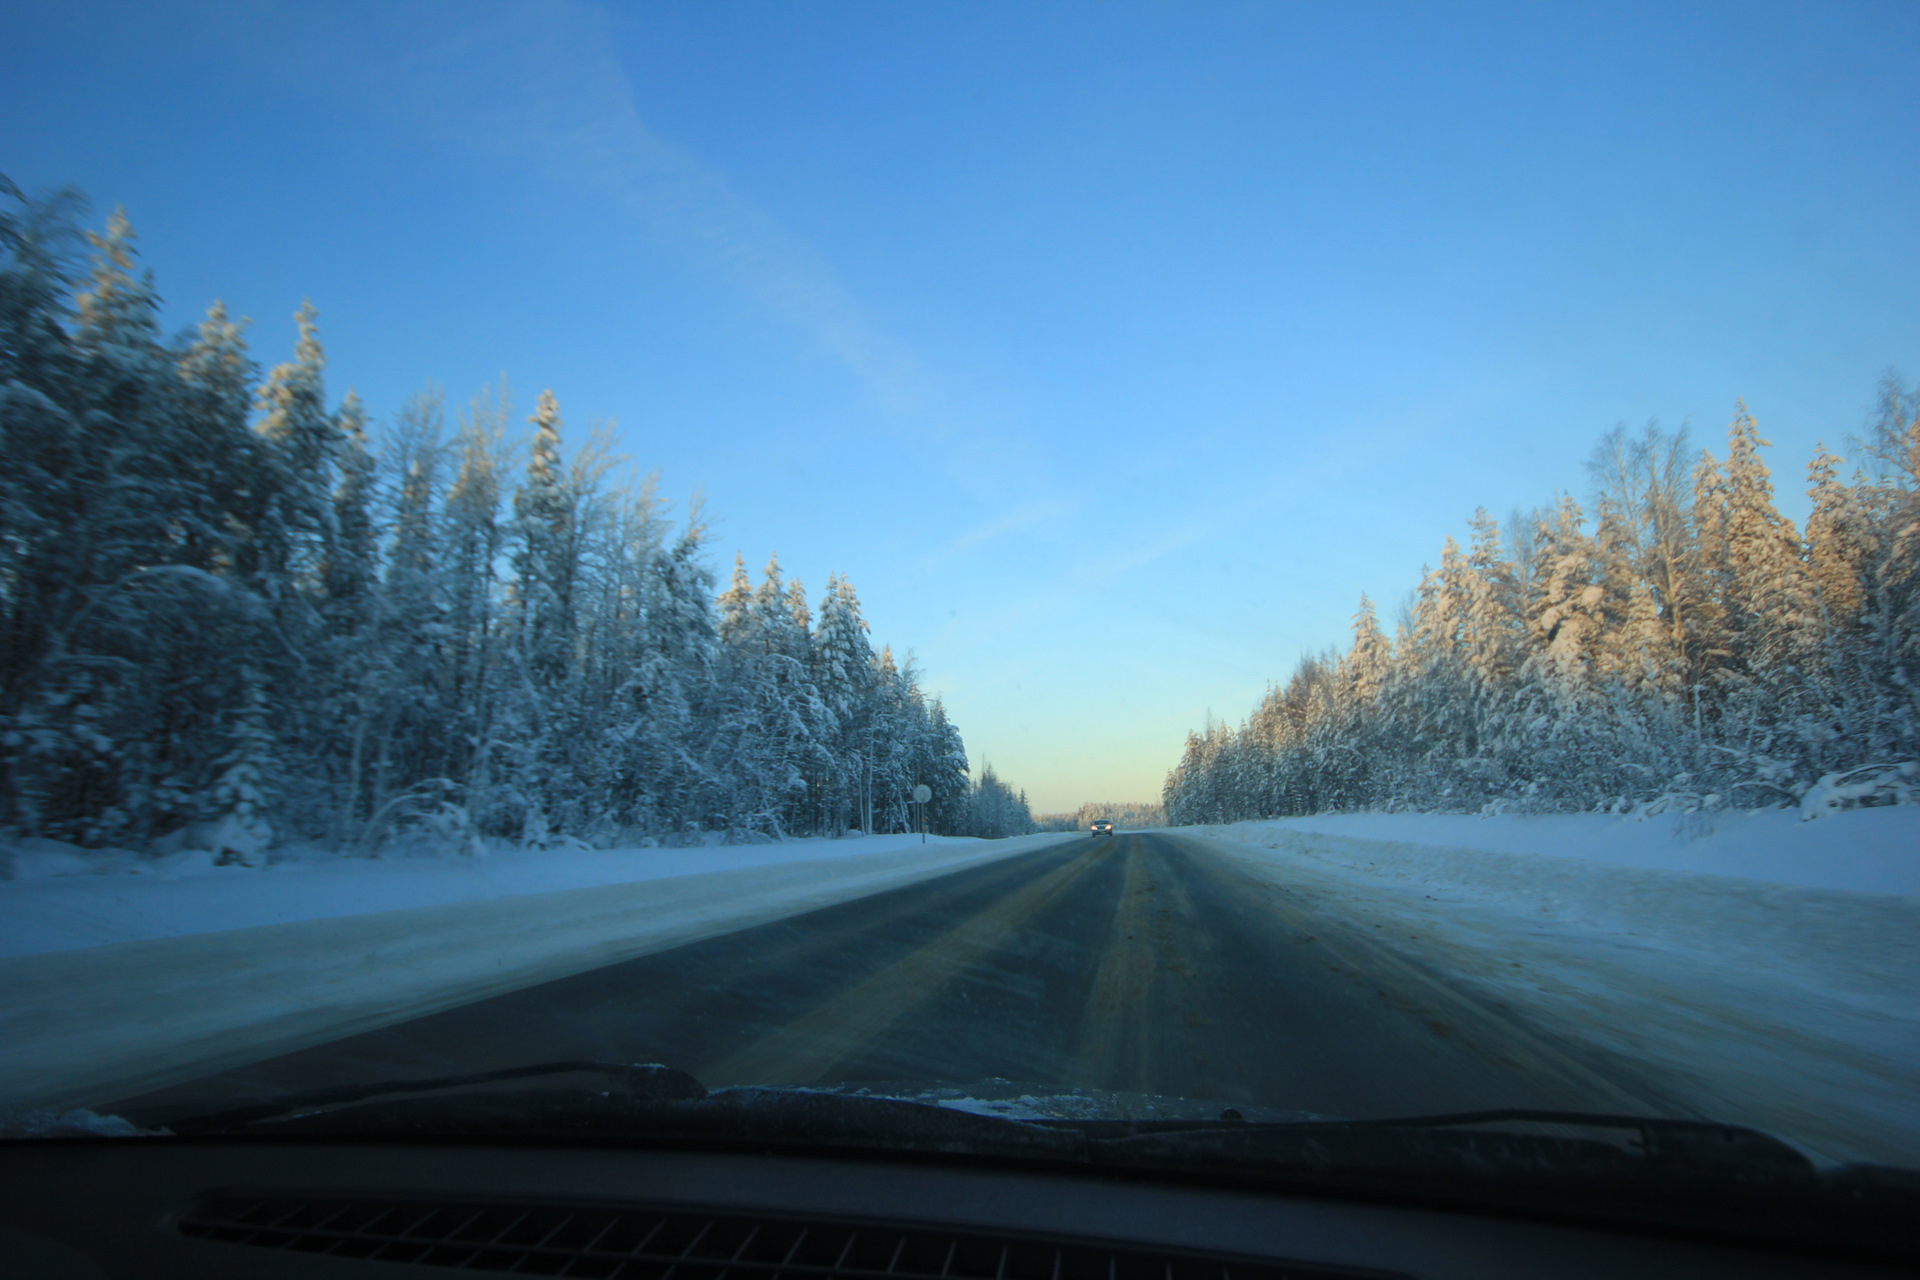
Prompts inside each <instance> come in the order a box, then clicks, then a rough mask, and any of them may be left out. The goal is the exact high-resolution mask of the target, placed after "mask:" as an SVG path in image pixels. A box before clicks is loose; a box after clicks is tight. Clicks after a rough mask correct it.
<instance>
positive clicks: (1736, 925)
mask: <svg viewBox="0 0 1920 1280" xmlns="http://www.w3.org/2000/svg"><path fill="white" fill-rule="evenodd" d="M1797 819H1798V815H1797V814H1794V813H1758V814H1738V813H1734V814H1722V815H1719V816H1717V817H1713V818H1710V819H1701V818H1697V817H1696V818H1664V819H1655V820H1650V821H1647V822H1634V821H1632V820H1630V819H1628V820H1622V819H1617V818H1613V817H1608V816H1602V815H1586V816H1566V817H1553V818H1521V817H1510V816H1499V817H1492V818H1474V817H1463V818H1454V817H1448V816H1436V815H1425V816H1422V815H1411V814H1406V815H1402V814H1381V815H1367V814H1359V815H1346V816H1328V817H1321V818H1306V819H1286V820H1281V821H1275V822H1251V823H1238V824H1234V825H1230V826H1221V827H1190V828H1182V829H1181V830H1182V831H1184V832H1185V833H1187V834H1190V835H1195V836H1202V837H1204V838H1206V839H1207V840H1208V841H1209V842H1210V843H1211V844H1213V845H1214V847H1215V848H1217V849H1219V850H1221V851H1222V852H1224V853H1227V854H1228V855H1229V856H1233V857H1235V858H1237V859H1238V860H1239V861H1240V863H1241V864H1242V865H1243V866H1244V867H1245V868H1246V869H1247V870H1249V871H1250V872H1252V873H1253V874H1255V875H1257V876H1260V877H1262V878H1265V879H1268V880H1270V881H1272V882H1274V883H1276V884H1282V885H1284V886H1286V887H1287V889H1288V890H1289V891H1290V892H1291V893H1293V894H1295V895H1297V896H1299V897H1301V898H1303V899H1305V900H1306V901H1307V903H1308V904H1309V905H1314V906H1317V907H1318V908H1320V909H1324V910H1326V911H1328V912H1329V913H1330V914H1335V915H1338V916H1340V917H1343V918H1345V919H1347V920H1349V921H1351V922H1352V923H1354V924H1356V925H1358V926H1359V927H1361V928H1363V929H1370V930H1372V931H1373V932H1374V934H1375V936H1376V937H1378V938H1380V939H1381V940H1382V941H1384V942H1386V943H1388V944H1389V945H1392V946H1394V947H1396V949H1399V950H1401V951H1402V952H1403V953H1404V954H1406V955H1407V956H1409V957H1410V958H1412V959H1414V960H1416V961H1417V962H1418V963H1419V964H1420V965H1422V966H1423V967H1424V968H1425V969H1426V970H1427V971H1428V972H1430V973H1432V974H1434V975H1435V976H1437V977H1439V978H1440V979H1441V980H1443V981H1447V982H1450V983H1454V984H1457V985H1462V986H1466V987H1469V988H1471V989H1473V990H1474V991H1476V992H1477V993H1479V994H1480V995H1481V996H1482V997H1484V998H1487V999H1490V1000H1492V1001H1493V1002H1494V1003H1496V1004H1498V1005H1501V1006H1504V1007H1506V1008H1508V1009H1509V1010H1511V1011H1512V1012H1513V1014H1514V1015H1515V1016H1517V1017H1519V1018H1521V1019H1523V1020H1524V1021H1526V1022H1527V1023H1528V1024H1530V1025H1531V1026H1532V1027H1534V1028H1535V1029H1537V1030H1539V1031H1542V1032H1544V1033H1546V1034H1550V1035H1553V1036H1556V1037H1558V1038H1559V1039H1561V1040H1562V1041H1563V1042H1566V1043H1569V1044H1571V1045H1574V1046H1576V1047H1579V1048H1581V1049H1582V1051H1583V1052H1585V1053H1587V1054H1589V1055H1590V1056H1591V1057H1593V1058H1594V1059H1595V1060H1597V1061H1599V1062H1601V1063H1602V1064H1604V1065H1606V1066H1608V1067H1610V1068H1612V1069H1613V1070H1615V1071H1616V1072H1620V1073H1624V1075H1625V1076H1626V1078H1629V1079H1635V1080H1638V1081H1641V1082H1643V1083H1644V1085H1645V1087H1646V1088H1647V1089H1648V1090H1651V1091H1652V1092H1653V1093H1655V1094H1657V1095H1660V1096H1662V1097H1663V1098H1664V1099H1665V1101H1666V1102H1667V1103H1668V1104H1669V1105H1671V1106H1674V1107H1675V1108H1677V1109H1679V1110H1682V1111H1690V1112H1692V1113H1695V1114H1699V1115H1704V1116H1710V1117H1713V1118H1716V1119H1721V1120H1725V1121H1730V1122H1735V1123H1745V1124H1751V1125H1753V1126H1755V1127H1758V1128H1761V1129H1764V1130H1767V1131H1768V1132H1771V1133H1775V1134H1778V1135H1781V1136H1783V1137H1787V1138H1789V1139H1792V1140H1794V1141H1796V1142H1798V1143H1800V1144H1801V1145H1803V1146H1804V1147H1805V1148H1806V1149H1808V1150H1809V1152H1810V1153H1812V1154H1814V1155H1816V1156H1822V1157H1826V1158H1829V1159H1835V1160H1844V1159H1877V1160H1886V1161H1891V1162H1895V1163H1900V1164H1907V1165H1912V1164H1920V896H1915V895H1916V892H1920V874H1916V869H1915V864H1916V863H1920V808H1912V807H1908V808H1883V809H1863V810H1853V811H1848V812H1844V813H1838V814H1834V815H1831V816H1829V817H1826V818H1823V819H1820V820H1818V821H1815V822H1807V823H1800V822H1798V821H1797Z"/></svg>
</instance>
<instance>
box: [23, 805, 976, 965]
mask: <svg viewBox="0 0 1920 1280" xmlns="http://www.w3.org/2000/svg"><path fill="white" fill-rule="evenodd" d="M910 847H911V848H913V849H919V848H920V847H921V845H920V837H919V836H916V835H884V836H864V837H860V838H857V839H854V838H849V839H843V840H788V841H785V842H783V843H780V844H755V845H723V846H716V847H713V848H698V849H643V848H627V849H588V848H577V849H545V850H511V851H508V852H497V853H493V854H490V855H488V856H485V857H479V858H473V857H465V856H460V855H449V856H444V857H406V858H393V859H381V860H374V859H368V858H340V857H321V856H318V855H309V856H307V857H304V858H302V857H300V856H299V855H298V854H297V853H296V854H294V855H291V856H289V858H288V860H287V861H277V862H275V863H274V864H272V865H270V866H266V867H261V868H258V869H254V868H248V867H237V866H224V867H223V866H215V865H214V863H213V855H212V854H210V853H204V852H196V853H183V854H176V855H174V856H172V857H169V858H159V859H153V858H143V857H139V856H137V855H134V854H131V853H115V852H112V851H107V852H104V853H103V852H99V851H89V850H82V849H78V848H76V847H74V846H72V845H67V844H61V843H60V842H58V841H55V840H23V841H19V842H17V843H15V844H12V845H10V846H0V866H7V867H10V869H11V871H12V876H13V878H11V879H0V956H20V955H35V954H39V953H42V952H48V951H71V950H76V949H78V948H81V947H95V946H102V945H105V944H108V943H115V942H133V941H136V940H139V939H143V938H179V937H187V936H190V935H193V934H200V933H213V932H217V931H219V930H222V929H249V928H254V927H257V926H259V925H269V924H292V923H294V922H296V921H301V920H330V919H335V918H338V917H342V916H357V915H365V914H367V913H369V912H374V911H404V910H407V909H409V908H413V907H433V906H443V905H446V904H450V903H455V902H487V901H492V900H493V899H496V898H506V897H516V896H520V895H523V894H533V893H554V892H558V891H560V890H563V889H590V888H594V887H597V886H603V885H615V884H631V883H635V882H638V881H644V880H661V879H666V878H668V877H672V876H686V875H699V874H702V873H705V872H712V871H736V870H742V869H745V868H749V867H771V866H784V865H787V864H790V863H797V862H820V861H832V860H839V859H845V858H851V857H861V856H865V855H868V854H876V853H891V852H896V851H897V852H905V851H906V850H908V849H909V848H910ZM987 847H989V842H987V841H983V840H974V839H970V838H965V837H957V836H929V837H928V845H927V848H928V851H929V852H932V851H934V850H936V849H944V850H948V851H950V852H956V853H957V852H960V851H963V850H965V849H969V848H973V849H985V848H987Z"/></svg>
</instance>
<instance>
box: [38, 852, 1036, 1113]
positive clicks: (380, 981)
mask: <svg viewBox="0 0 1920 1280" xmlns="http://www.w3.org/2000/svg"><path fill="white" fill-rule="evenodd" d="M1061 839H1062V837H1061V836H1058V835H1045V836H1027V837H1023V838H1021V839H1015V840H967V839H952V840H941V841H938V842H931V841H930V842H929V843H928V844H927V845H925V846H922V845H921V844H920V842H919V839H918V837H906V836H899V837H891V838H889V837H867V838H865V839H860V840H827V841H804V842H802V841H795V842H789V843H787V844H783V845H762V846H749V847H744V848H738V849H727V850H714V849H709V850H618V851H609V852H607V853H594V852H591V851H584V850H583V851H576V852H574V853H556V852H553V851H549V852H546V853H537V854H529V855H527V856H526V857H525V858H524V859H521V858H505V859H500V860H498V861H494V860H489V861H488V862H486V863H482V864H467V863H464V862H460V861H437V860H436V861H423V862H420V863H416V864H396V863H370V862H359V863H357V864H356V863H338V862H336V863H325V864H317V865H311V864H310V865H307V866H304V867H288V868H285V869H282V870H280V871H278V872H277V873H276V872H275V871H273V870H268V871H247V872H234V873H232V874H230V875H229V874H222V875H218V876H196V877H190V878H188V879H186V880H180V881H166V880H155V879H153V878H151V877H144V876H141V877H135V876H124V875H122V876H83V877H73V878H66V879H56V880H41V881H25V882H19V881H16V882H14V883H11V884H5V885H0V905H4V907H5V911H4V913H0V915H3V916H4V918H3V919H0V937H8V941H9V942H13V941H14V939H13V938H12V937H10V936H9V934H10V933H11V931H12V930H14V929H16V928H18V927H19V926H21V925H22V924H23V923H24V924H27V925H33V926H35V927H36V928H37V929H38V933H37V935H36V936H37V937H38V939H39V943H38V946H39V950H38V953H37V954H19V953H18V952H16V954H14V955H12V956H8V957H3V958H0V1107H8V1106H12V1107H30V1108H54V1109H59V1110H64V1109H68V1108H73V1107H87V1106H93V1105H95V1104H98V1103H103V1102H106V1101H111V1100H113V1099H115V1098H119V1097H124V1096H126V1095H127V1094H129V1093H132V1092H136V1091H140V1090H145V1089H154V1088H161V1087H164V1086H166V1085H168V1084H171V1083H176V1082H178V1081H181V1080H186V1079H191V1078H193V1077H195V1076H199V1075H205V1074H207V1073H209V1072H213V1071H220V1070H224V1069H227V1068H230V1067H234V1066H238V1065H240V1064H243V1063H247V1062H253V1061H257V1060H259V1059H261V1058H266V1057H271V1056H273V1055H275V1054H280V1053H289V1052H292V1051H294V1050H296V1049H301V1048H305V1047H307V1046H310V1045H315V1044H321V1043H325V1042H326V1041H329V1040H334V1039H337V1038H339V1037H341V1036H345V1035H352V1034H355V1033H357V1032H361V1031H371V1030H373V1029H375V1028H378V1027H382V1026H388V1025H391V1024H392V1023H396V1022H403V1021H406V1020H407V1019H409V1018H417V1017H421V1016H424V1015H425V1014H428V1013H434V1012H437V1011H439V1010H441V1009H450V1008H453V1007H455V1006H457V1005H462V1004H467V1003H470V1002H471V1001H474V1000H483V999H486V998H487V997H489V996H493V995H498V994H500V993H502V992H506V991H514V990H518V989H520V988H522V987H528V986H533V985H536V984H538V983H541V982H549V981H552V980H553V979H555V978H562V977H566V976H568V975H569V974H574V973H581V972H584V971H586V970H589V969H597V968H599V967H601V966H602V965H608V964H617V963H619V962H621V961H623V960H631V959H633V958H635V957H638V956H643V955H649V954H652V953H654V952H658V951H665V950H667V949H669V948H672V947H676V946H683V945H685V944H687V943H689V942H697V941H699V940H700V939H702V938H710V937H714V936H716V935H719V934H724V933H731V932H734V931H735V930H738V929H745V928H750V927H752V926H754V925H757V924H764V923H766V922H768V921H770V920H778V919H782V918H784V917H787V916H791V915H797V914H799V913H801V912H803V911H810V910H813V909H815V908H817V907H825V906H831V905H833V904H835V903H839V902H846V901H849V900H851V899H854V898H859V897H864V896H866V895H868V894H873V893H880V892H884V891H886V890H888V889H895V888H899V887H901V886H903V885H908V884H913V883H915V882H917V881H921V880H925V879H928V878H930V877H933V876H937V875H942V874H945V873H947V872H950V871H957V870H959V869H961V868H963V867H969V866H978V865H980V864H981V863H984V862H988V861H992V860H993V859H996V858H1004V857H1009V856H1012V855H1014V854H1017V853H1023V852H1027V851H1029V850H1032V849H1037V848H1040V847H1042V846H1044V845H1047V844H1052V843H1057V842H1059V841H1060V840H1061ZM116 892H117V895H118V896H115V895H116ZM290 900H297V901H290ZM55 905H58V906H60V907H62V908H64V909H65V910H66V914H65V915H64V916H56V915H54V914H53V913H52V912H51V910H50V909H51V907H53V906H55ZM163 911H164V913H165V914H162V912H163ZM296 916H297V917H301V918H295V917H296ZM262 917H268V918H265V919H263V918H262ZM36 922H37V924H36ZM246 922H251V923H252V924H253V925H254V926H255V927H245V923H246ZM188 926H191V927H190V928H189V927H188ZM111 930H119V931H120V932H122V933H123V934H124V933H137V934H138V935H139V936H137V937H133V938H128V939H124V940H121V941H117V942H111V943H107V944H105V945H87V944H86V943H75V942H74V939H75V937H77V936H83V935H84V936H85V937H87V938H89V939H92V940H93V941H96V942H97V941H99V937H98V935H100V934H101V933H104V932H108V931H111Z"/></svg>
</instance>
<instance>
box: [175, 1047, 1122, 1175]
mask: <svg viewBox="0 0 1920 1280" xmlns="http://www.w3.org/2000/svg"><path fill="white" fill-rule="evenodd" d="M578 1074H589V1075H594V1076H598V1077H600V1080H601V1081H602V1082H604V1083H605V1084H607V1085H610V1086H612V1087H610V1088H595V1087H580V1086H574V1087H565V1086H559V1085H552V1084H543V1085H541V1086H539V1087H536V1088H520V1089H497V1090H487V1089H485V1088H484V1087H480V1086H486V1085H491V1084H510V1083H512V1082H515V1081H526V1080H533V1079H538V1078H541V1077H558V1076H565V1075H578ZM167 1128H168V1130H169V1131H170V1132H171V1133H172V1134H173V1135H174V1136H177V1137H269V1136H270V1137H273V1138H276V1139H288V1138H301V1137H326V1138H343V1137H344V1138H360V1139H390V1138H395V1137H405V1138H409V1139H455V1140H475V1139H478V1140H488V1139H495V1138H506V1139H529V1138H533V1139H542V1138H548V1139H564V1140H569V1141H612V1142H632V1141H634V1140H646V1141H676V1140H690V1141H696V1142H697V1141H718V1142H722V1143H727V1144H736V1143H742V1142H745V1143H752V1144H757V1145H769V1144H770V1145H776V1146H818V1147H837V1148H853V1149H862V1150H899V1151H926V1152H941V1153H958V1154H965V1153H970V1152H982V1151H990V1152H992V1153H994V1154H1004V1155H1025V1156H1036V1155H1044V1156H1051V1157H1061V1156H1065V1157H1068V1158H1079V1157H1082V1156H1083V1155H1084V1148H1085V1143H1084V1141H1083V1139H1082V1138H1081V1137H1080V1135H1078V1134H1069V1133H1061V1132H1056V1131H1054V1130H1051V1129H1045V1128H1040V1127H1037V1126H1034V1125H1031V1124H1026V1123H1023V1122H1021V1121H1017V1120H1010V1119H1005V1118H1002V1117H998V1116H983V1115H976V1114H974V1113H972V1112H966V1111H955V1110H950V1109H948V1108H945V1107H938V1106H929V1105H927V1104H925V1103H921V1102H916V1101H911V1100H907V1099H900V1098H889V1097H871V1096H857V1095H849V1094H841V1093H834V1092H828V1091H819V1090H811V1089H803V1088H778V1087H773V1088H738V1089H721V1090H716V1091H709V1090H708V1089H707V1088H706V1087H705V1086H703V1085H702V1084H701V1083H700V1082H699V1081H698V1080H696V1079H694V1078H693V1077H692V1076H691V1075H688V1074H687V1073H686V1072H684V1071H676V1070H674V1069H673V1068H671V1067H666V1066H662V1065H659V1064H657V1063H645V1064H626V1063H606V1062H583V1061H569V1062H547V1063H538V1064H535V1065H532V1066H525V1067H511V1068H506V1069H503V1070H499V1071H482V1072H472V1073H468V1074H464V1075H458V1076H444V1077H439V1078H436V1079H416V1080H399V1081H382V1082H376V1083H367V1084H355V1085H347V1086H343V1087H340V1088H334V1089H320V1090H314V1091H312V1092H308V1093H301V1094H295V1095H288V1096H285V1097H282V1098H278V1099H275V1100H274V1101H272V1102H267V1103H260V1104H257V1105H252V1106H247V1107H235V1108H231V1109H228V1110H224V1111H218V1112H211V1113H205V1114H199V1115H194V1116H189V1117H186V1118H184V1119H175V1120H169V1121H168V1122H167Z"/></svg>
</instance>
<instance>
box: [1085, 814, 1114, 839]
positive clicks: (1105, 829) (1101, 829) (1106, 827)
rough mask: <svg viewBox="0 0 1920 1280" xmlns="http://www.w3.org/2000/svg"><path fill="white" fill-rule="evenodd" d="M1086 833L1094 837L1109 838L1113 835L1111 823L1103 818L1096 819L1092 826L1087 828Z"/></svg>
mask: <svg viewBox="0 0 1920 1280" xmlns="http://www.w3.org/2000/svg"><path fill="white" fill-rule="evenodd" d="M1087 833H1088V834H1089V835H1095V836H1110V835H1112V834H1113V823H1111V822H1109V821H1107V820H1106V819H1105V818H1096V819H1095V820H1094V823H1093V825H1092V826H1091V827H1088V828H1087Z"/></svg>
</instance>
